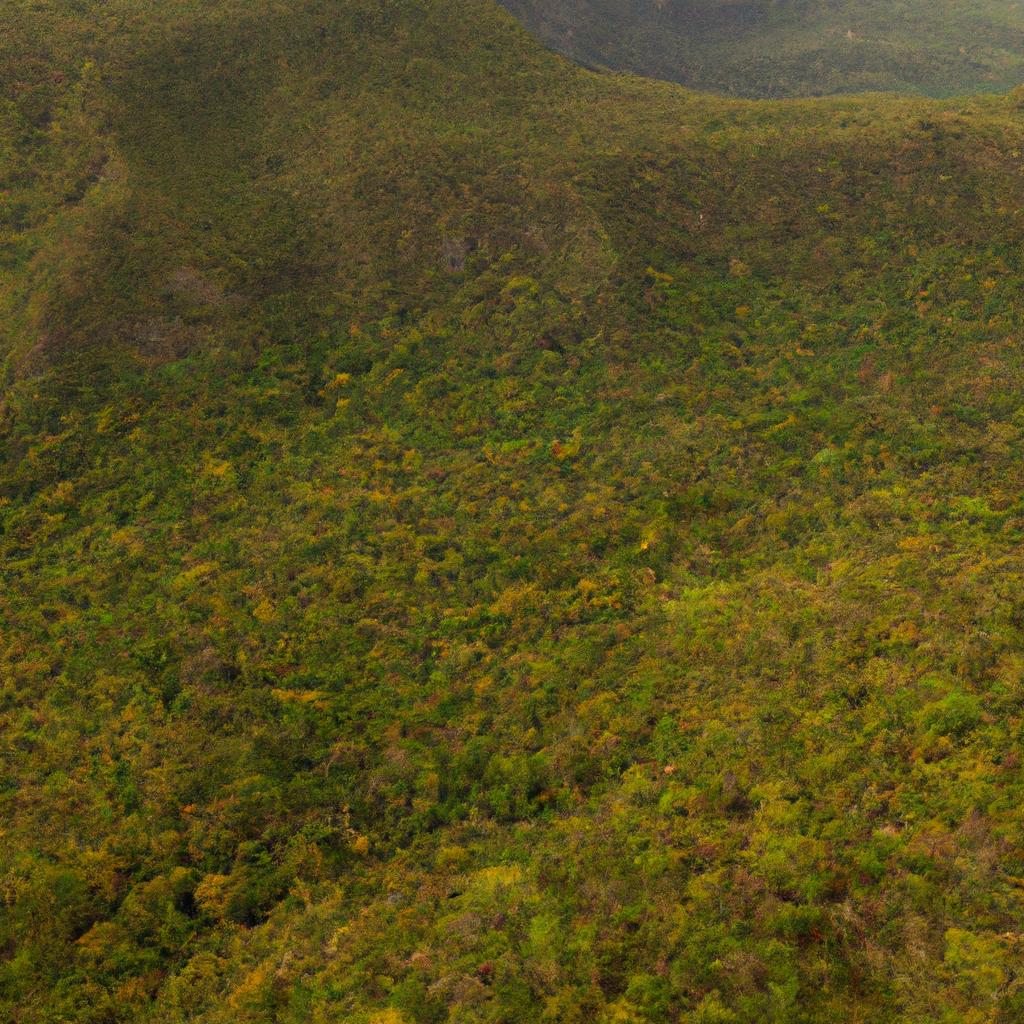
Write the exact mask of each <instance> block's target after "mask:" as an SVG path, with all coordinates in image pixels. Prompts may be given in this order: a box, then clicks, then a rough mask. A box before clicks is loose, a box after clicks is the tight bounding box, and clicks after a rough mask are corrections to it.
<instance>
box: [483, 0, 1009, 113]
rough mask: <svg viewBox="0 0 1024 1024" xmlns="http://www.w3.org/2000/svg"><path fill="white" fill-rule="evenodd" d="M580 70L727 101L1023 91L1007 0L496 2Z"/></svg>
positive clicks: (566, 0)
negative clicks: (634, 77) (650, 80)
mask: <svg viewBox="0 0 1024 1024" xmlns="http://www.w3.org/2000/svg"><path fill="white" fill-rule="evenodd" d="M500 2H501V3H502V4H503V6H505V7H507V8H508V9H509V10H510V11H511V12H512V13H513V14H515V15H516V16H517V17H518V18H520V19H521V20H522V21H523V23H524V24H525V25H526V26H527V27H528V28H530V29H531V31H533V32H535V33H536V34H537V35H538V36H540V38H541V39H543V40H544V41H545V42H547V43H548V44H549V45H551V46H553V47H554V48H555V49H557V50H559V51H561V52H562V53H565V54H567V55H568V56H570V57H572V58H573V59H575V60H577V61H581V62H583V63H585V64H588V65H596V66H601V67H609V68H614V69H616V70H618V71H632V72H635V73H637V74H641V75H652V76H654V77H656V78H665V79H668V80H670V81H673V82H681V83H682V84H684V85H688V86H692V87H693V88H697V89H708V90H712V91H714V92H719V93H725V94H728V95H735V96H750V97H782V96H820V95H827V94H831V93H846V92H865V91H875V90H880V91H885V92H904V93H922V94H924V95H931V96H954V95H961V94H966V93H974V92H992V91H999V90H1006V89H1009V88H1012V87H1014V86H1017V85H1021V84H1024V6H1022V5H1021V4H1020V3H1018V2H1017V0H970V2H965V0H897V2H894V0H500Z"/></svg>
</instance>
